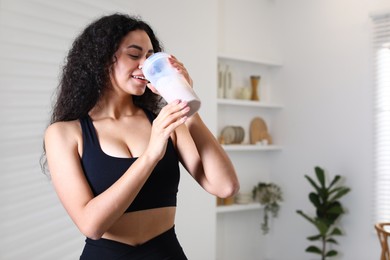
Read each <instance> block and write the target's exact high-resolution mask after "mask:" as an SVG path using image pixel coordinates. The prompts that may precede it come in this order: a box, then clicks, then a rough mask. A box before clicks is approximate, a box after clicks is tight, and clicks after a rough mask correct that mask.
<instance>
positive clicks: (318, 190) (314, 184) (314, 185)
mask: <svg viewBox="0 0 390 260" xmlns="http://www.w3.org/2000/svg"><path fill="white" fill-rule="evenodd" d="M305 178H306V179H307V180H308V181H309V182H310V184H311V186H313V187H314V189H315V190H316V191H317V192H318V193H320V190H321V189H320V187H318V185H317V184H316V183H315V182H314V181H313V179H312V178H310V177H309V176H308V175H305Z"/></svg>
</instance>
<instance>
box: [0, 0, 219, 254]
mask: <svg viewBox="0 0 390 260" xmlns="http://www.w3.org/2000/svg"><path fill="white" fill-rule="evenodd" d="M205 6H207V8H205ZM0 8H1V9H0V36H1V38H0V120H1V125H0V142H1V145H0V167H1V171H0V172H1V174H0V211H1V213H0V230H2V235H1V236H0V259H7V260H8V259H12V260H13V259H15V260H16V259H39V260H43V259H77V258H78V256H79V255H80V252H81V249H82V247H83V237H82V236H81V235H80V233H79V232H78V230H77V229H76V228H75V226H74V224H73V223H72V222H71V221H70V219H69V217H68V216H67V214H66V213H65V211H64V210H63V208H62V206H61V205H60V203H59V201H58V199H57V198H56V195H55V193H54V191H53V189H52V187H51V184H50V183H49V182H48V181H47V179H46V178H45V177H44V176H43V174H42V173H41V171H40V168H39V164H38V161H39V157H40V154H41V149H42V135H43V131H44V128H45V126H46V124H47V122H48V120H49V108H50V102H51V94H52V93H53V91H54V89H55V87H56V86H57V80H58V78H57V77H58V71H59V68H60V65H61V64H62V63H63V60H64V57H65V55H66V53H67V50H68V48H69V45H70V43H71V41H72V40H73V39H74V37H75V36H76V35H77V34H78V32H79V31H80V30H81V28H84V26H85V25H86V24H87V23H89V22H90V21H91V19H92V18H95V17H97V16H100V15H101V14H106V13H111V12H114V11H117V12H128V13H131V14H136V15H140V16H141V17H142V18H144V19H145V20H146V21H148V22H149V23H150V24H151V25H152V27H153V28H154V29H155V31H156V33H157V35H158V36H159V37H160V39H161V40H162V41H163V44H164V46H165V48H166V50H167V51H169V52H172V53H173V54H175V55H176V56H177V57H178V58H179V59H180V60H181V61H183V62H184V63H185V64H186V65H187V68H188V69H189V71H190V73H191V75H192V77H193V79H194V84H195V85H194V88H195V90H196V91H197V93H198V94H199V96H200V98H201V99H202V101H203V107H202V108H201V111H200V113H201V115H202V116H203V117H204V120H205V122H206V124H207V125H209V127H210V128H211V129H212V130H213V131H214V129H215V122H216V120H215V116H216V107H215V98H216V90H215V89H214V87H215V85H216V84H215V82H216V73H215V68H216V45H217V43H216V37H217V36H216V25H217V21H216V15H215V14H216V11H217V10H216V9H217V4H216V2H215V1H214V2H209V1H206V0H203V1H191V2H190V1H186V2H183V1H179V0H176V1H150V0H149V1H145V0H144V1H141V0H134V1H126V0H113V1H104V0H72V1H60V0H56V1H53V0H2V1H1V2H0ZM206 112H207V113H206ZM179 189H180V190H179V195H178V196H179V197H178V214H177V223H176V226H177V233H178V237H179V239H180V241H181V243H182V246H183V248H184V250H185V251H186V253H187V255H188V257H189V258H190V259H194V260H196V259H202V260H203V259H205V260H208V259H210V260H211V259H214V258H215V215H214V202H215V200H214V197H213V196H211V195H208V194H206V192H204V191H203V190H201V189H200V188H199V187H198V186H197V184H196V183H195V182H194V181H193V180H192V179H190V178H189V177H188V174H187V173H186V172H185V171H184V170H183V172H182V182H181V184H180V187H179ZM200 248H201V249H202V250H199V249H200Z"/></svg>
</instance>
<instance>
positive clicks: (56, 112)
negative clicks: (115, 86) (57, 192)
mask: <svg viewBox="0 0 390 260" xmlns="http://www.w3.org/2000/svg"><path fill="white" fill-rule="evenodd" d="M135 30H143V31H145V32H146V33H147V35H148V36H149V38H150V41H151V42H152V46H153V51H154V52H159V51H162V46H161V43H160V41H159V40H158V39H157V37H156V35H155V33H154V32H153V30H152V28H151V27H150V26H149V25H148V24H147V23H146V22H144V21H142V20H141V19H140V18H138V17H130V16H129V15H126V14H120V13H115V14H112V15H107V16H103V17H101V18H99V19H97V20H95V21H93V22H92V23H91V24H89V25H88V26H87V27H86V28H85V29H84V31H82V32H81V34H80V35H79V36H78V37H77V38H76V39H75V41H74V42H73V45H72V47H71V49H70V50H69V53H68V55H67V57H66V60H65V65H64V67H63V70H62V75H61V78H60V82H59V85H58V87H57V92H56V100H55V103H54V106H53V112H52V115H51V119H50V124H52V123H55V122H59V121H71V120H76V119H80V118H82V117H84V116H86V115H87V114H88V112H89V111H90V110H91V109H92V108H93V107H94V106H95V105H96V104H97V102H98V101H99V98H100V97H101V96H102V95H103V93H105V91H107V89H108V88H110V87H111V81H110V74H109V73H110V68H111V66H112V65H113V64H114V63H115V61H116V57H115V52H116V51H117V50H118V48H119V45H120V43H121V41H122V39H123V38H124V37H125V36H126V35H127V34H128V33H129V32H131V31H135ZM131 98H133V102H134V104H135V105H137V106H139V107H142V108H145V109H148V110H150V111H152V112H153V113H156V114H157V113H158V112H159V111H160V109H161V107H162V106H164V105H165V104H166V102H165V101H164V100H163V99H162V98H161V97H160V96H159V95H156V94H154V93H153V92H152V91H151V90H150V89H149V88H146V89H145V93H144V94H143V95H141V96H133V97H131ZM40 165H41V168H42V171H43V173H44V174H46V175H47V176H48V177H50V173H49V171H48V168H47V158H46V152H45V145H44V144H43V153H42V155H41V158H40Z"/></svg>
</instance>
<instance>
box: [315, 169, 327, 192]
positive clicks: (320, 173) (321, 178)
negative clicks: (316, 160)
mask: <svg viewBox="0 0 390 260" xmlns="http://www.w3.org/2000/svg"><path fill="white" fill-rule="evenodd" d="M314 170H315V172H316V175H317V179H318V181H319V182H320V184H321V187H322V188H325V174H324V170H323V169H322V168H320V167H318V166H317V167H315V168H314Z"/></svg>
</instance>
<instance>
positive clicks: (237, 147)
mask: <svg viewBox="0 0 390 260" xmlns="http://www.w3.org/2000/svg"><path fill="white" fill-rule="evenodd" d="M222 147H223V149H224V150H225V151H237V152H240V151H243V152H244V151H254V152H255V151H259V152H261V151H264V152H265V151H279V150H282V147H281V146H277V145H255V144H224V145H222Z"/></svg>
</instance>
